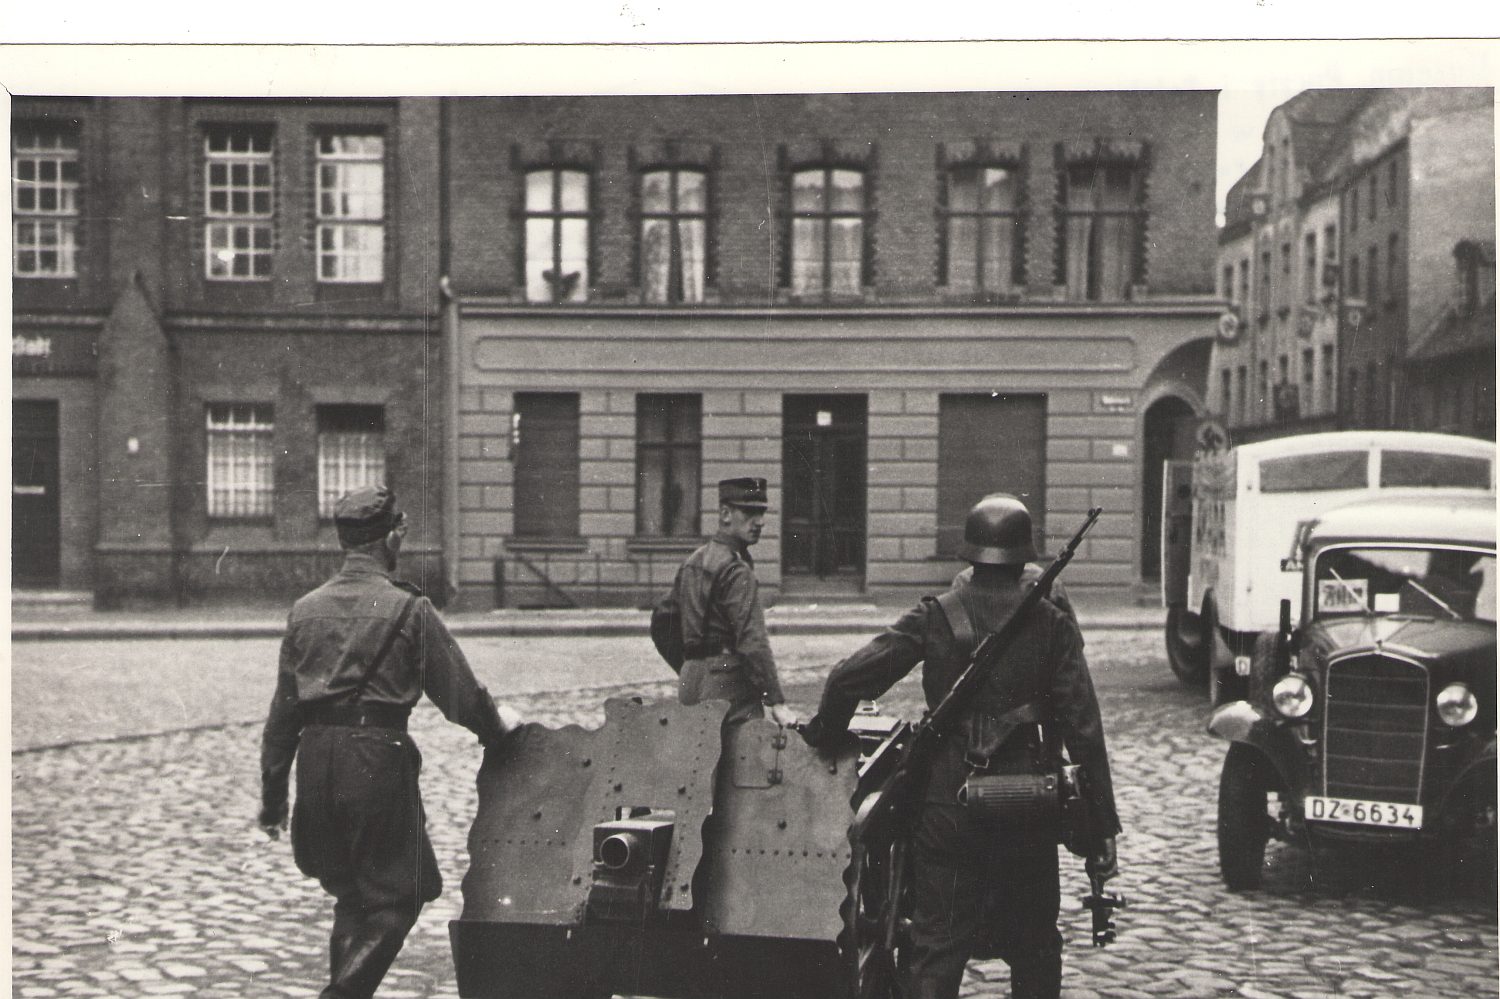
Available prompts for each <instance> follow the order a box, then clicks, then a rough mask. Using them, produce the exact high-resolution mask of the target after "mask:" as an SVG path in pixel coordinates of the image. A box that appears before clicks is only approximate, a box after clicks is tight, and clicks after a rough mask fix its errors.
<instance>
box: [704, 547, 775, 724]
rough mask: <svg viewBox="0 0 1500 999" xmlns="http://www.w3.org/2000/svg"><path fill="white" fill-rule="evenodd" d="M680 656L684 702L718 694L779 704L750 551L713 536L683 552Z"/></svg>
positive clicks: (739, 700) (732, 699)
mask: <svg viewBox="0 0 1500 999" xmlns="http://www.w3.org/2000/svg"><path fill="white" fill-rule="evenodd" d="M677 598H678V603H679V604H680V606H681V608H682V644H683V654H684V658H685V661H684V663H683V667H682V676H681V679H680V681H679V696H680V699H681V700H682V702H683V703H684V704H696V703H698V702H699V701H701V700H707V699H709V698H722V699H725V700H728V701H730V702H732V703H734V704H737V705H738V704H745V703H760V704H765V705H774V704H781V703H782V702H784V701H785V700H786V698H785V697H784V696H783V695H782V692H781V680H780V678H779V677H778V676H777V673H776V660H775V659H774V658H773V657H772V655H771V640H770V638H769V636H767V634H766V617H765V611H764V610H763V609H762V608H761V603H760V589H759V584H758V583H757V582H756V579H755V569H754V562H753V561H752V560H751V558H750V552H749V550H748V549H746V548H745V547H744V546H743V545H741V544H740V543H739V542H738V541H736V540H735V539H733V538H726V537H724V536H723V535H718V536H716V537H714V538H713V539H712V540H710V541H709V542H708V543H707V544H705V545H703V546H702V547H701V548H699V549H698V550H697V551H695V552H693V554H692V555H689V556H688V558H687V561H686V562H684V563H683V565H682V569H681V570H680V571H679V573H678V576H677Z"/></svg>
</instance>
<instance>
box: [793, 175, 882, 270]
mask: <svg viewBox="0 0 1500 999" xmlns="http://www.w3.org/2000/svg"><path fill="white" fill-rule="evenodd" d="M791 203H792V219H791V222H792V226H791V238H792V245H791V284H792V291H793V292H795V293H797V294H799V295H807V294H820V293H822V294H835V295H855V294H858V293H859V291H860V289H861V287H862V286H863V284H864V238H865V231H864V226H865V219H864V216H865V175H864V171H863V170H853V169H838V168H834V167H817V168H813V169H808V170H797V171H795V172H793V174H792V197H791Z"/></svg>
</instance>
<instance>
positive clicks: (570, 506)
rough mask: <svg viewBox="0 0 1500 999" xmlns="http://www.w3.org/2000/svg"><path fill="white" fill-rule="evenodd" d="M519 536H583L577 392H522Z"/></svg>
mask: <svg viewBox="0 0 1500 999" xmlns="http://www.w3.org/2000/svg"><path fill="white" fill-rule="evenodd" d="M515 400H516V408H515V412H514V414H513V415H512V417H511V445H512V448H513V455H514V458H515V490H516V493H515V504H516V506H515V536H516V537H517V538H534V539H563V540H565V539H571V538H576V537H578V464H579V454H578V450H579V449H578V393H576V392H517V393H516V396H515Z"/></svg>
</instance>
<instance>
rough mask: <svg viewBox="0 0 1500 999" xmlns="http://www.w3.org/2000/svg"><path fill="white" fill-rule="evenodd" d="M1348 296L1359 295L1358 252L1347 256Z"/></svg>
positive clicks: (1355, 296) (1356, 296)
mask: <svg viewBox="0 0 1500 999" xmlns="http://www.w3.org/2000/svg"><path fill="white" fill-rule="evenodd" d="M1348 283H1349V289H1348V291H1349V297H1350V298H1358V297H1359V254H1357V253H1355V254H1351V255H1350V257H1349V282H1348Z"/></svg>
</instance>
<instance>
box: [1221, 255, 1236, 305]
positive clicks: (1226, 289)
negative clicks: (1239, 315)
mask: <svg viewBox="0 0 1500 999" xmlns="http://www.w3.org/2000/svg"><path fill="white" fill-rule="evenodd" d="M1219 297H1221V298H1224V299H1227V300H1228V301H1229V303H1230V304H1231V305H1232V304H1234V265H1233V264H1229V265H1228V266H1226V267H1225V268H1224V280H1223V281H1222V282H1220V285H1219Z"/></svg>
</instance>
